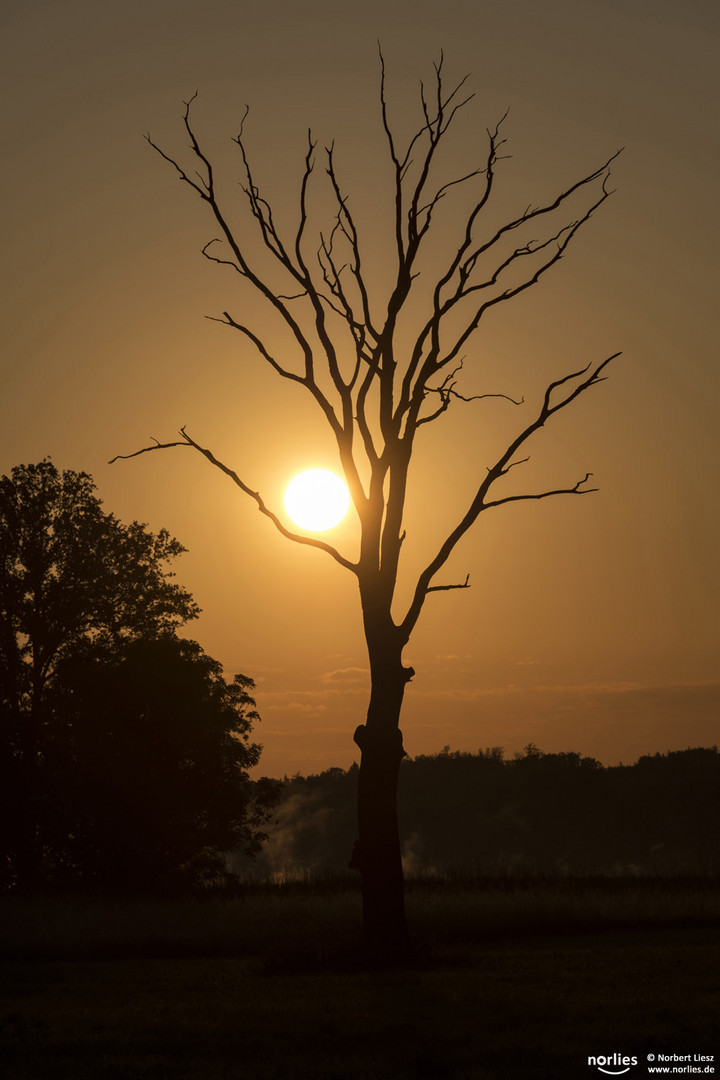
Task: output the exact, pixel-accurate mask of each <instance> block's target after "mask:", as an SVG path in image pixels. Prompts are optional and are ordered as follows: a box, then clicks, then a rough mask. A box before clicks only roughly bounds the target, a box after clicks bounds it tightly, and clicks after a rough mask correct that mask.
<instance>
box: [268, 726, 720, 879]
mask: <svg viewBox="0 0 720 1080" xmlns="http://www.w3.org/2000/svg"><path fill="white" fill-rule="evenodd" d="M356 768H357V767H356V766H353V767H352V768H351V769H349V770H348V771H344V770H342V769H329V770H328V771H326V772H323V773H321V774H320V775H317V776H308V777H301V776H296V777H294V778H293V779H291V780H289V781H288V782H287V784H286V787H285V789H284V791H283V793H282V797H281V801H280V804H279V806H278V809H277V811H276V819H277V823H276V825H275V826H274V827H273V828H272V829H271V830H270V833H271V835H270V842H269V844H268V846H267V848H266V849H265V850H264V851H263V854H262V856H261V857H260V862H259V866H260V867H262V868H263V869H265V870H266V871H274V872H276V873H283V872H288V873H292V872H294V871H297V870H298V869H303V868H309V869H311V870H312V869H315V870H320V871H323V870H326V869H333V868H335V869H340V868H342V867H343V865H344V862H346V861H347V860H346V853H347V848H348V843H349V842H351V841H352V837H353V835H354V832H353V830H354V816H353V812H354V807H353V797H354V790H355V784H356V775H355V771H356ZM400 816H401V827H402V834H403V835H404V836H405V837H406V838H407V840H406V843H405V846H404V858H405V862H406V868H407V870H408V871H409V872H410V873H413V872H414V873H432V872H434V871H437V872H440V873H443V872H448V871H451V870H455V871H459V872H468V873H470V874H484V873H487V874H504V873H517V874H528V875H532V874H632V873H637V874H658V875H664V874H667V875H682V874H702V875H717V874H718V873H720V754H718V750H717V747H713V748H710V749H702V748H697V749H688V750H680V751H674V752H671V753H668V754H655V755H654V756H650V757H642V758H640V760H639V761H637V762H636V763H635V764H634V765H618V766H612V767H603V766H602V765H601V764H600V763H599V762H598V761H595V760H594V759H593V758H589V757H582V756H581V755H579V754H576V753H560V754H545V753H542V752H541V751H540V750H538V749H537V748H536V747H534V746H532V745H531V746H528V747H526V749H525V751H524V752H523V753H522V754H518V755H517V756H516V757H514V758H512V759H505V757H504V755H503V752H502V750H500V749H490V750H481V751H479V752H478V753H477V754H470V753H458V752H451V751H450V749H449V748H446V749H444V750H443V751H442V752H441V753H439V754H434V755H429V756H420V757H416V758H414V759H409V760H406V761H405V762H403V765H402V768H401V772H400Z"/></svg>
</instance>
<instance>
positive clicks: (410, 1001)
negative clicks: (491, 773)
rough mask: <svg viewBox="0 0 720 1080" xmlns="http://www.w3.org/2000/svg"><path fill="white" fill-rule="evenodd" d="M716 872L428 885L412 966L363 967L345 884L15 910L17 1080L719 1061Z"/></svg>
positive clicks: (4, 1007) (7, 910)
mask: <svg viewBox="0 0 720 1080" xmlns="http://www.w3.org/2000/svg"><path fill="white" fill-rule="evenodd" d="M719 911H720V896H719V893H718V888H717V885H715V886H712V885H710V884H709V883H707V882H678V881H675V882H672V883H671V882H662V881H637V882H632V881H624V880H621V881H612V880H606V881H572V880H570V881H562V880H558V881H540V882H531V881H504V882H503V881H499V882H498V881H496V882H491V883H485V884H484V885H482V884H481V883H479V882H474V883H465V884H463V883H462V882H455V883H451V882H447V881H444V882H443V881H435V882H432V881H426V882H417V883H413V884H411V885H410V887H409V889H408V912H409V917H410V920H411V925H412V929H413V932H414V934H415V936H416V938H417V941H418V948H417V958H416V961H415V963H413V964H412V965H410V966H408V967H405V968H402V969H400V968H396V969H393V968H388V969H384V970H383V969H368V968H365V967H363V965H362V964H361V962H360V959H359V953H358V950H357V947H356V937H357V928H358V923H359V899H358V897H357V895H356V893H355V892H354V891H352V890H350V889H349V888H348V887H347V886H346V885H343V884H342V883H340V884H338V885H336V886H335V887H332V886H331V885H330V884H326V885H325V886H323V887H312V886H306V887H301V886H298V885H295V886H290V887H285V888H283V887H278V886H275V887H268V888H253V889H249V890H247V892H246V893H245V894H244V895H242V896H240V897H235V898H214V899H206V900H185V901H166V902H162V901H155V902H153V903H151V902H148V901H145V902H139V901H138V902H130V901H127V902H117V903H111V902H108V901H100V900H98V901H96V902H91V901H87V900H86V901H82V902H81V901H70V900H64V901H63V900H60V899H55V900H45V901H43V902H37V903H36V904H29V903H26V904H20V903H19V902H18V901H10V900H5V901H4V902H3V904H2V907H1V908H0V914H1V915H2V928H1V929H0V947H1V949H2V955H3V958H4V960H3V965H2V967H3V971H2V987H3V989H2V990H1V991H0V1052H1V1053H2V1056H3V1058H4V1066H3V1069H4V1071H3V1073H2V1075H4V1076H5V1077H7V1080H45V1078H47V1080H86V1078H87V1080H95V1078H97V1080H121V1078H122V1080H125V1078H137V1080H140V1078H142V1080H161V1078H162V1080H165V1078H167V1080H170V1078H173V1080H216V1078H217V1080H230V1078H232V1080H235V1078H238V1080H240V1078H243V1080H256V1078H257V1080H266V1078H267V1080H270V1078H273V1080H274V1078H278V1080H279V1078H280V1077H282V1078H288V1077H292V1078H303V1080H304V1078H307V1080H341V1078H346V1077H347V1078H350V1080H356V1078H357V1080H360V1078H363V1080H423V1078H435V1077H437V1078H443V1077H449V1078H458V1080H460V1078H468V1080H471V1078H472V1080H515V1078H518V1080H519V1078H522V1077H531V1078H533V1080H562V1078H563V1077H568V1078H573V1077H587V1076H600V1075H602V1074H601V1073H599V1072H598V1071H597V1070H596V1069H595V1068H592V1067H590V1066H588V1063H587V1059H588V1056H589V1055H600V1054H604V1055H608V1056H609V1055H612V1054H613V1053H616V1052H617V1053H622V1054H629V1055H636V1056H637V1057H638V1062H639V1064H638V1066H637V1068H634V1069H632V1070H631V1073H630V1075H636V1076H637V1075H642V1076H646V1075H648V1074H647V1071H646V1069H647V1066H646V1057H647V1054H648V1053H654V1054H657V1053H658V1052H661V1053H662V1052H666V1053H677V1054H686V1053H690V1054H694V1053H704V1054H716V1053H717V1050H718V1049H720V1039H718V1034H719V1026H718V1017H719V1016H720V918H719Z"/></svg>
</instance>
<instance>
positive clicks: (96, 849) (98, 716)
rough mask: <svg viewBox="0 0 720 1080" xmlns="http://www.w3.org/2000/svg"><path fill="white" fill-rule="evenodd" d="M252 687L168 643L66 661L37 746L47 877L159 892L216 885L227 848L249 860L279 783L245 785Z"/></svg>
mask: <svg viewBox="0 0 720 1080" xmlns="http://www.w3.org/2000/svg"><path fill="white" fill-rule="evenodd" d="M253 685H254V684H253V682H252V680H251V679H248V678H247V677H246V676H244V675H236V676H235V677H234V680H233V681H232V682H231V683H229V684H228V683H227V682H226V681H225V679H224V678H223V675H222V667H221V665H220V664H219V663H218V662H217V661H216V660H213V659H212V658H211V657H209V656H207V655H206V654H205V653H204V652H203V650H202V649H201V647H200V646H199V645H198V644H197V642H194V641H186V640H181V639H178V638H176V637H173V636H171V635H167V634H166V635H164V636H162V637H159V638H155V639H147V638H139V639H135V640H133V641H131V642H129V643H127V644H126V645H125V646H124V647H123V649H122V650H117V649H105V650H103V649H98V648H97V647H90V648H89V649H87V650H84V651H80V652H76V653H74V654H72V655H71V656H69V657H68V658H67V659H66V660H65V661H64V662H63V663H62V664H61V665H60V666H59V669H58V673H57V679H56V681H55V686H54V695H53V700H52V703H51V706H50V708H51V722H50V724H49V731H48V739H47V746H46V754H47V769H46V772H47V774H48V781H49V784H48V803H49V805H48V812H47V814H46V817H47V822H48V825H47V828H48V831H52V843H51V844H50V845H49V846H50V848H51V850H52V854H53V858H54V866H53V871H54V876H55V877H56V878H58V879H60V880H62V879H63V878H69V879H70V880H72V881H78V880H80V881H84V882H88V883H94V884H97V885H100V886H104V887H106V888H111V889H112V890H113V892H118V891H127V890H129V889H132V890H137V889H143V890H144V889H148V888H158V887H166V888H167V887H173V886H175V885H178V884H180V883H188V882H190V883H193V882H194V883H198V882H207V881H216V880H222V879H223V878H225V877H226V873H225V858H224V853H225V852H227V851H230V850H233V851H234V852H238V853H240V852H241V853H243V854H245V855H249V854H250V855H252V854H255V852H257V851H258V850H259V847H260V843H261V841H262V840H263V839H265V834H264V833H263V832H261V831H259V827H260V826H261V825H262V824H264V823H265V822H266V821H267V820H268V815H269V811H270V809H271V808H272V806H273V805H274V802H275V800H276V792H277V786H276V785H275V784H274V783H273V782H272V781H266V780H263V781H259V782H258V783H257V784H255V785H251V784H250V782H249V777H248V773H247V770H248V769H249V768H251V767H252V766H254V765H256V764H257V763H258V761H259V759H260V751H261V747H260V746H259V745H258V744H256V743H252V742H250V732H251V730H252V726H253V724H254V723H255V722H256V721H257V720H258V719H259V718H258V714H257V712H256V711H255V702H254V700H253V698H252V697H251V696H250V691H251V690H252V688H253Z"/></svg>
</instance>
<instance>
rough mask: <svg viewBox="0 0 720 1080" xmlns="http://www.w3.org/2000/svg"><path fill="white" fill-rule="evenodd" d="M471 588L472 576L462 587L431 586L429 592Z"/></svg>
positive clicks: (467, 578)
mask: <svg viewBox="0 0 720 1080" xmlns="http://www.w3.org/2000/svg"><path fill="white" fill-rule="evenodd" d="M469 588H470V575H469V574H468V576H467V577H466V578H465V580H464V581H463V582H462V584H460V585H430V586H429V588H428V589H427V592H429V593H431V592H449V591H450V589H469Z"/></svg>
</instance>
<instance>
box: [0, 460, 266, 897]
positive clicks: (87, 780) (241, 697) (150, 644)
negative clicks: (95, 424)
mask: <svg viewBox="0 0 720 1080" xmlns="http://www.w3.org/2000/svg"><path fill="white" fill-rule="evenodd" d="M183 550H184V549H183V547H182V546H181V545H180V544H179V543H178V541H177V540H174V539H172V538H171V537H170V536H169V534H168V533H167V532H166V531H165V530H161V531H160V532H159V533H157V534H153V533H152V532H150V531H149V530H148V528H147V527H146V526H145V525H141V524H139V523H138V522H133V523H132V524H130V525H124V524H122V523H121V522H119V521H118V520H117V519H116V518H115V517H114V516H113V515H112V514H108V513H106V512H105V511H104V510H103V509H102V505H101V502H100V499H99V498H98V497H97V496H96V495H95V491H94V484H93V482H92V479H91V478H90V477H89V476H88V475H87V474H86V473H76V472H72V471H70V470H67V471H65V472H62V473H61V472H59V471H58V470H57V468H56V467H55V466H54V465H53V463H52V462H51V461H49V460H45V461H42V462H40V463H39V464H37V465H22V466H18V467H16V468H15V469H13V470H12V473H11V475H9V476H3V477H1V478H0V888H2V889H6V890H7V889H17V890H22V891H25V892H36V891H38V890H43V889H47V888H71V889H77V888H91V889H101V890H104V891H111V892H113V893H118V892H125V893H127V892H137V891H148V890H153V891H155V890H158V889H162V890H168V889H177V888H180V887H186V886H188V885H197V884H199V883H205V882H210V881H218V880H225V879H226V877H227V870H226V865H225V854H224V853H225V852H226V851H228V850H230V849H233V850H235V851H241V852H242V853H243V854H244V855H245V856H247V855H252V854H254V853H255V852H256V851H257V850H258V849H259V847H260V844H261V842H262V840H263V839H264V837H265V834H264V832H263V830H262V826H263V825H264V824H265V823H266V822H267V821H268V820H269V817H270V812H271V809H272V807H273V805H274V802H275V801H276V790H277V786H278V785H277V784H275V783H274V782H273V781H269V780H263V781H258V782H256V783H251V782H250V780H249V776H248V771H247V770H248V769H249V768H251V767H252V766H254V765H256V764H257V763H258V761H259V758H260V752H261V747H260V746H259V745H258V744H257V743H254V742H251V740H250V735H251V732H252V728H253V725H254V724H255V723H257V722H258V720H259V717H258V715H257V712H256V711H255V702H254V700H253V698H252V697H251V693H250V692H251V691H252V688H253V682H252V680H251V679H249V678H247V677H246V676H244V675H236V676H235V677H234V679H233V681H231V682H229V683H228V682H226V680H225V679H224V677H223V673H222V667H221V665H220V664H219V663H218V662H217V661H216V660H213V659H212V658H211V657H209V656H207V655H206V654H205V653H204V652H203V650H202V648H201V647H200V645H198V644H197V642H195V641H189V640H186V639H184V638H181V637H179V636H178V629H179V628H180V627H181V626H182V625H183V624H184V623H186V622H187V621H189V620H191V619H194V618H195V617H196V616H197V614H198V611H199V609H198V607H197V604H196V603H195V601H194V600H193V598H192V596H191V595H190V594H189V593H188V592H187V591H186V590H185V589H183V588H182V587H181V586H179V585H178V584H177V583H175V582H174V581H173V580H172V578H173V576H174V575H173V574H172V572H171V571H170V569H169V565H170V564H171V563H172V561H173V560H174V559H175V558H176V557H177V556H178V555H179V554H181V553H182V551H183Z"/></svg>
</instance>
